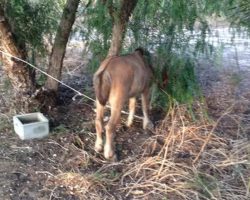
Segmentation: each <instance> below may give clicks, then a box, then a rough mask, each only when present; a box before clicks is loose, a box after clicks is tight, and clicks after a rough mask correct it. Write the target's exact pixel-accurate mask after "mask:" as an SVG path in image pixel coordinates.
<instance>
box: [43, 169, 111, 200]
mask: <svg viewBox="0 0 250 200" xmlns="http://www.w3.org/2000/svg"><path fill="white" fill-rule="evenodd" d="M107 176H108V175H107V174H99V173H90V174H81V173H74V172H62V173H59V174H58V175H56V176H53V177H51V178H50V179H49V180H48V181H47V186H49V185H53V186H54V189H53V190H52V192H51V197H52V196H53V191H55V190H56V189H57V188H65V189H66V193H68V194H71V195H74V196H77V197H79V198H80V199H83V200H85V199H89V200H102V199H111V198H112V196H111V195H110V194H109V193H108V191H107V189H106V188H107V186H109V185H112V182H113V181H112V180H111V179H110V178H108V177H107Z"/></svg>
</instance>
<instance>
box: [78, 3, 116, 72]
mask: <svg viewBox="0 0 250 200" xmlns="http://www.w3.org/2000/svg"><path fill="white" fill-rule="evenodd" d="M83 15H84V16H85V17H84V20H83V22H82V23H83V24H85V25H86V26H87V29H86V32H85V33H84V39H85V40H87V41H88V45H89V48H90V51H91V53H92V54H93V59H92V61H91V63H90V65H89V67H90V69H91V71H95V70H96V68H97V67H98V66H99V64H100V61H101V60H103V59H104V58H105V57H106V55H107V52H108V49H109V46H110V38H111V33H112V19H111V17H110V15H109V12H108V8H107V6H106V5H104V4H103V2H102V1H96V2H95V4H94V3H92V4H90V5H89V6H88V7H86V9H85V10H84V13H83Z"/></svg>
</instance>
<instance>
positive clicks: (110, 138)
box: [104, 95, 123, 161]
mask: <svg viewBox="0 0 250 200" xmlns="http://www.w3.org/2000/svg"><path fill="white" fill-rule="evenodd" d="M114 96H115V95H114ZM110 106H111V116H110V120H109V122H108V124H107V125H106V141H105V145H104V157H105V158H106V159H109V160H113V161H115V160H116V159H117V158H116V154H115V144H114V137H115V129H116V125H117V123H118V122H119V120H120V116H121V110H122V106H123V98H114V99H113V100H112V101H111V102H110Z"/></svg>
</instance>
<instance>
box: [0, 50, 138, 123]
mask: <svg viewBox="0 0 250 200" xmlns="http://www.w3.org/2000/svg"><path fill="white" fill-rule="evenodd" d="M0 52H1V53H2V54H4V55H6V56H8V57H11V58H14V59H16V60H18V61H21V62H23V63H25V64H27V65H29V66H31V67H33V68H34V69H36V70H37V71H39V72H41V73H42V74H44V75H46V76H48V77H49V78H52V79H53V80H55V81H57V82H58V83H60V84H62V85H63V86H65V87H67V88H69V89H71V90H73V91H74V92H75V93H77V94H76V95H75V96H74V97H73V100H74V98H75V97H76V96H78V95H79V96H83V97H85V98H87V99H89V100H91V101H93V102H96V101H95V100H94V99H92V98H91V97H89V96H87V95H85V94H83V93H81V92H79V91H78V90H76V89H74V88H72V87H70V86H69V85H67V84H65V83H64V82H62V81H60V80H58V79H56V78H55V77H53V76H51V75H49V74H48V73H46V72H45V71H43V70H41V69H39V68H38V67H36V66H35V65H32V64H31V63H29V62H27V61H25V60H23V59H21V58H18V57H16V56H13V55H11V54H10V53H7V52H4V51H2V50H0ZM107 107H108V108H110V106H107ZM121 112H122V113H123V114H126V115H128V114H129V113H128V112H126V111H123V110H122V111H121ZM134 117H135V118H138V119H143V118H142V117H140V116H137V115H134Z"/></svg>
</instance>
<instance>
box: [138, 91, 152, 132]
mask: <svg viewBox="0 0 250 200" xmlns="http://www.w3.org/2000/svg"><path fill="white" fill-rule="evenodd" d="M141 96H142V112H143V129H150V130H152V129H153V128H154V125H153V123H152V122H151V121H150V119H149V116H148V110H149V98H150V90H149V88H147V89H145V90H144V92H143V93H142V95H141Z"/></svg>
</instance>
